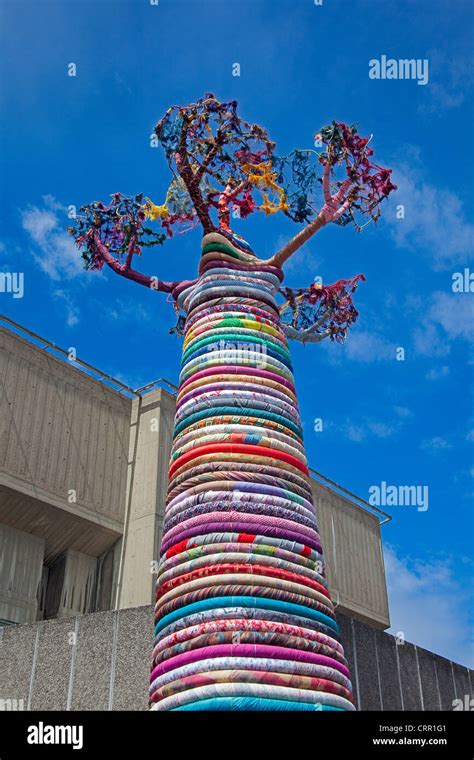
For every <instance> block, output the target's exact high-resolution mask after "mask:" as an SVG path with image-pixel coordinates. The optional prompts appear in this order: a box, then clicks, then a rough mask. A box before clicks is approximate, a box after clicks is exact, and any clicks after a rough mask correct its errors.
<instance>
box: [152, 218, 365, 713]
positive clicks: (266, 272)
mask: <svg viewBox="0 0 474 760" xmlns="http://www.w3.org/2000/svg"><path fill="white" fill-rule="evenodd" d="M199 274H200V276H199V280H198V282H197V283H196V284H194V285H193V286H192V287H190V288H187V289H185V290H183V291H182V292H181V293H179V294H178V302H179V303H180V305H181V307H182V308H183V309H184V311H185V313H186V325H185V339H184V346H183V357H182V368H181V374H180V379H179V392H178V397H177V406H176V417H175V431H174V439H173V447H172V452H171V461H170V468H169V486H168V494H167V500H166V510H165V518H164V525H163V538H162V546H161V552H160V565H159V575H158V580H157V583H156V605H155V647H154V650H153V663H152V672H151V686H150V703H151V707H152V709H155V710H315V709H322V710H353V709H354V705H353V697H352V687H351V683H350V680H349V678H350V676H349V670H348V667H347V661H346V659H345V657H344V651H343V648H342V646H341V644H340V640H339V629H338V625H337V623H336V620H335V615H334V607H333V604H332V602H331V599H330V596H329V592H328V584H327V581H326V577H325V572H324V564H323V557H322V547H321V541H320V536H319V533H318V528H317V524H316V517H315V510H314V505H313V499H312V491H311V486H310V481H309V472H308V465H307V461H306V455H305V450H304V445H303V435H302V428H301V420H300V415H299V411H298V404H297V400H296V392H295V387H294V380H293V372H292V365H291V358H290V354H289V351H288V346H287V340H286V336H285V333H284V330H283V328H282V325H281V323H280V319H279V312H278V306H277V304H276V301H275V296H276V292H277V290H278V288H279V287H280V284H281V281H282V280H283V273H282V271H281V270H279V269H276V268H275V267H271V266H267V265H265V264H264V262H261V261H259V259H257V258H256V257H255V256H254V254H253V253H252V252H251V251H250V249H249V247H248V246H247V245H246V244H245V243H243V242H242V241H241V240H238V241H236V242H235V244H233V243H232V242H231V241H229V239H227V238H226V237H224V236H222V235H219V234H218V233H211V234H210V235H206V236H205V238H204V240H203V249H202V259H201V266H200V272H199Z"/></svg>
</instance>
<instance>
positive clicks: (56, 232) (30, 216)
mask: <svg viewBox="0 0 474 760" xmlns="http://www.w3.org/2000/svg"><path fill="white" fill-rule="evenodd" d="M43 201H44V203H45V206H44V208H38V207H37V206H30V207H29V208H28V209H26V211H23V212H22V214H21V221H22V226H23V229H24V230H25V231H26V232H27V233H28V234H29V236H30V238H31V240H32V242H33V243H34V247H33V248H32V255H33V258H34V259H35V261H36V263H37V264H38V265H39V266H40V267H41V269H42V270H43V272H45V273H46V274H47V275H49V277H51V279H52V280H54V281H59V280H64V279H70V278H72V277H76V276H77V275H79V274H80V273H81V272H82V271H83V266H82V260H81V256H80V253H79V250H78V249H77V247H76V245H75V243H74V241H73V239H72V238H71V236H70V235H69V234H68V233H67V232H66V230H65V227H66V217H64V226H63V221H61V222H60V220H59V218H58V214H57V212H58V211H59V210H61V211H64V209H63V207H62V206H61V204H59V203H58V202H57V201H56V200H55V199H54V198H53V196H51V195H46V196H44V197H43Z"/></svg>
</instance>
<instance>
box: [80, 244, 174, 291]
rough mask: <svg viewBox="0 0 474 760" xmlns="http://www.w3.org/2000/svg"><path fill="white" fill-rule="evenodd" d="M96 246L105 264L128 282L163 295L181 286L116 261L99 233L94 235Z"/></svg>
mask: <svg viewBox="0 0 474 760" xmlns="http://www.w3.org/2000/svg"><path fill="white" fill-rule="evenodd" d="M94 245H95V248H96V251H97V253H98V254H99V255H100V257H101V259H102V260H103V262H104V263H105V264H107V266H108V267H110V268H111V269H113V271H114V272H115V273H116V274H119V275H121V276H122V277H126V278H127V280H133V281H134V282H138V283H139V285H144V286H145V287H146V288H150V290H159V291H161V292H163V293H171V292H172V291H173V290H174V288H175V287H176V286H177V285H179V281H178V282H163V280H158V278H157V277H150V276H149V275H147V274H142V273H141V272H137V271H136V270H135V269H131V268H130V266H128V267H127V265H126V263H125V264H122V262H121V261H119V260H118V259H116V258H115V256H113V255H112V254H111V253H110V251H109V250H108V248H107V247H106V246H105V245H104V244H103V243H102V241H101V240H100V238H99V235H98V233H97V232H95V233H94ZM129 251H130V249H129ZM128 258H129V254H128V255H127V260H128Z"/></svg>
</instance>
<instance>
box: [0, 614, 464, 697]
mask: <svg viewBox="0 0 474 760" xmlns="http://www.w3.org/2000/svg"><path fill="white" fill-rule="evenodd" d="M338 621H339V624H340V626H341V631H342V637H343V644H344V648H345V652H346V657H347V659H348V660H349V665H350V668H351V672H352V681H353V687H354V693H355V696H356V699H357V704H358V707H359V709H361V710H407V711H410V710H416V711H419V710H437V711H439V710H453V707H454V705H453V700H456V699H458V700H461V701H462V702H464V700H466V699H470V698H471V695H472V686H473V685H474V680H473V679H474V672H473V671H470V670H469V669H468V668H465V667H462V666H461V665H458V664H457V663H453V662H451V661H450V660H446V659H445V658H443V657H439V656H437V655H434V654H432V653H431V652H428V651H426V650H425V649H420V648H419V647H416V646H414V645H413V644H409V643H405V644H403V645H401V644H400V645H397V643H396V640H395V639H394V637H393V636H391V635H390V634H388V633H385V632H383V631H380V630H376V629H374V628H369V627H368V626H367V625H365V624H364V623H361V622H360V621H358V620H354V619H351V618H349V617H346V616H344V615H339V616H338ZM2 631H3V637H2V640H1V642H0V700H2V699H3V700H23V706H24V709H30V710H146V709H147V688H148V663H149V662H150V658H151V652H152V648H153V610H152V607H151V606H147V607H138V608H133V609H132V608H131V609H126V610H120V611H117V612H104V613H96V614H92V615H83V616H80V617H75V618H69V619H67V620H51V621H46V622H39V623H34V624H32V625H21V626H7V627H6V628H3V629H0V636H1V635H2V633H1V632H2ZM20 704H21V703H20Z"/></svg>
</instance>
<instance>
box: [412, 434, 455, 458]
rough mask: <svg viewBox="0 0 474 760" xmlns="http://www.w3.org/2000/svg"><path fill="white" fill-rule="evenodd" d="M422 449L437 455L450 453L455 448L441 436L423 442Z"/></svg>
mask: <svg viewBox="0 0 474 760" xmlns="http://www.w3.org/2000/svg"><path fill="white" fill-rule="evenodd" d="M420 448H421V449H424V450H425V451H429V452H432V453H433V454H437V453H439V452H441V451H449V449H452V448H453V446H452V444H451V443H450V442H449V441H447V440H446V438H442V436H440V435H435V436H433V438H425V439H424V440H423V441H422V442H421V444H420Z"/></svg>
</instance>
